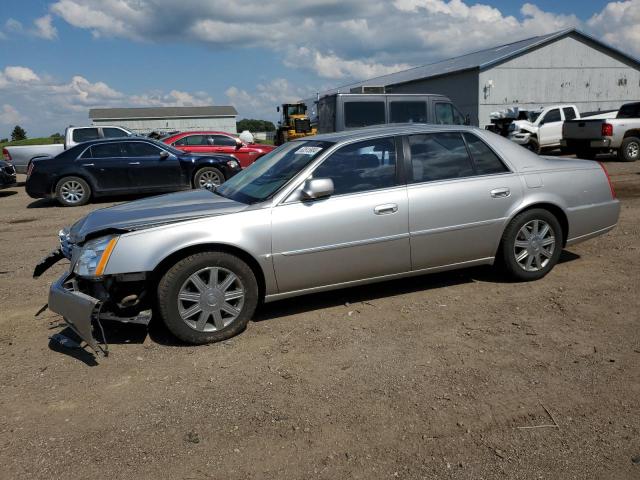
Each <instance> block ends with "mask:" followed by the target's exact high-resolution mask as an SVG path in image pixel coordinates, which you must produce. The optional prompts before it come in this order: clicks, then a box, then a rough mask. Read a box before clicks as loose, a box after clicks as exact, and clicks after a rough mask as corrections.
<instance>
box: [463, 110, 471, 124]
mask: <svg viewBox="0 0 640 480" xmlns="http://www.w3.org/2000/svg"><path fill="white" fill-rule="evenodd" d="M464 124H465V125H471V117H470V116H469V114H468V113H467V116H466V117H464Z"/></svg>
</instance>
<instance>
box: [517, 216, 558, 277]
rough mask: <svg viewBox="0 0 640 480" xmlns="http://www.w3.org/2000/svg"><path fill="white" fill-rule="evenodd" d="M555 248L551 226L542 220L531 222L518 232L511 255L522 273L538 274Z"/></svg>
mask: <svg viewBox="0 0 640 480" xmlns="http://www.w3.org/2000/svg"><path fill="white" fill-rule="evenodd" d="M555 248H556V237H555V236H554V232H553V229H552V228H551V225H549V224H548V223H547V222H545V221H544V220H539V219H538V220H531V221H529V222H527V223H525V224H524V225H523V226H522V227H521V228H520V230H518V234H517V235H516V240H515V242H514V244H513V255H514V258H515V260H516V263H517V264H518V265H519V266H520V268H522V269H523V270H524V271H526V272H538V271H540V270H542V269H544V268H545V267H546V266H547V265H548V264H549V262H550V261H551V257H552V256H553V252H554V251H555Z"/></svg>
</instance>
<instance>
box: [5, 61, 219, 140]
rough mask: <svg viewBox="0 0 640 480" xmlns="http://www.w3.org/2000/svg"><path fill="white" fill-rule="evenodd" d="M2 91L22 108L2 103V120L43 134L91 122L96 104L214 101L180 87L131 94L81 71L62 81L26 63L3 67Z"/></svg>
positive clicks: (131, 104)
mask: <svg viewBox="0 0 640 480" xmlns="http://www.w3.org/2000/svg"><path fill="white" fill-rule="evenodd" d="M0 92H1V95H2V98H11V99H12V103H13V104H14V105H17V106H19V108H20V113H18V112H17V111H16V109H15V108H14V107H13V106H12V105H8V104H6V105H4V106H1V107H0V115H1V116H2V121H1V122H0V123H3V124H9V123H13V124H15V123H16V122H17V121H18V119H19V121H20V122H30V123H28V124H27V125H26V126H27V128H28V130H29V131H30V132H33V133H42V134H48V133H50V132H52V131H59V130H61V129H63V128H64V127H65V126H67V125H69V124H76V125H81V124H86V123H88V122H89V119H88V113H89V109H90V108H95V107H129V106H140V107H147V106H200V105H210V104H211V103H212V101H213V100H212V98H211V97H210V96H209V95H207V94H206V93H204V92H185V91H180V90H171V91H169V92H163V91H151V92H141V93H133V94H128V93H124V92H121V91H119V90H117V89H115V88H113V87H111V86H110V85H108V84H107V83H105V82H102V81H91V80H88V79H87V78H85V77H84V76H81V75H74V76H73V77H71V79H69V80H68V81H63V82H61V81H56V80H54V79H52V78H51V77H49V76H48V75H45V74H42V73H40V74H38V73H36V72H34V71H33V70H32V69H30V68H28V67H25V66H8V67H6V68H4V70H0ZM0 105H1V104H0ZM0 134H1V132H0Z"/></svg>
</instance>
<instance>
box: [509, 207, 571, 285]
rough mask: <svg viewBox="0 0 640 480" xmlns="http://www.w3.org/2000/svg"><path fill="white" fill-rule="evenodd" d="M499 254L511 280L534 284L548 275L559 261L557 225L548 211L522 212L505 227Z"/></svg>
mask: <svg viewBox="0 0 640 480" xmlns="http://www.w3.org/2000/svg"><path fill="white" fill-rule="evenodd" d="M500 252H501V254H502V263H503V264H504V266H505V268H506V270H507V273H508V274H509V275H510V276H511V277H513V278H514V279H516V280H520V281H530V280H538V279H540V278H542V277H544V276H545V275H546V274H547V273H549V272H550V271H551V269H552V268H553V267H554V266H555V264H556V263H558V259H559V258H560V253H561V252H562V227H561V226H560V222H558V219H557V218H556V217H555V216H554V215H553V214H552V213H551V212H549V211H548V210H543V209H533V210H527V211H525V212H522V213H521V214H519V215H517V216H516V217H515V218H514V219H513V220H512V221H511V223H509V225H508V226H507V229H506V230H505V232H504V234H503V236H502V241H501V244H500Z"/></svg>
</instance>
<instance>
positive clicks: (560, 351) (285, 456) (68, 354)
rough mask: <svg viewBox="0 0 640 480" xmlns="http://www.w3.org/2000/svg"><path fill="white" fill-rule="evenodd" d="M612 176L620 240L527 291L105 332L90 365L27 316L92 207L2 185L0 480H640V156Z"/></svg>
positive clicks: (334, 297)
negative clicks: (193, 341) (202, 332)
mask: <svg viewBox="0 0 640 480" xmlns="http://www.w3.org/2000/svg"><path fill="white" fill-rule="evenodd" d="M607 167H608V169H609V170H610V173H611V175H612V178H613V181H614V183H615V186H616V189H617V192H618V196H619V198H620V199H621V200H622V216H621V219H620V224H619V226H618V228H616V229H615V230H614V231H613V232H612V233H610V234H608V235H606V236H603V237H599V238H597V239H595V240H592V241H589V242H587V243H583V244H580V245H577V246H575V247H571V248H569V249H568V250H567V251H566V252H564V253H563V256H562V263H561V264H559V265H558V266H557V267H556V268H555V269H554V270H553V271H552V272H551V274H550V275H548V276H547V277H546V278H544V279H543V280H541V281H538V282H534V283H527V284H513V283H508V282H506V281H505V280H504V279H503V278H502V277H501V276H500V275H499V274H496V273H495V272H494V271H493V270H492V269H491V268H476V269H469V270H464V271H458V272H452V273H446V274H434V275H430V276H425V277H420V278H412V279H409V280H405V281H395V282H389V283H384V284H379V285H374V286H367V287H362V288H355V289H349V290H344V291H339V292H332V293H325V294H319V295H312V296H306V297H302V298H297V299H292V300H286V301H281V302H277V303H274V304H269V305H267V306H265V307H263V308H262V310H261V311H260V312H259V315H258V318H257V319H256V321H254V322H252V323H251V324H250V325H249V328H248V330H247V331H246V332H245V333H243V334H242V335H240V336H238V337H235V338H233V339H232V340H230V341H227V342H224V343H222V344H217V345H211V346H204V347H191V346H184V345H180V344H177V343H176V342H174V341H173V340H172V339H171V337H170V336H169V335H168V334H167V333H166V332H165V331H164V330H163V329H162V328H161V327H153V328H151V333H150V334H149V335H147V330H146V329H145V328H142V327H139V326H127V325H118V324H109V325H107V338H108V339H109V340H110V343H111V344H110V351H111V355H110V356H109V357H108V358H100V359H98V360H97V362H95V361H94V360H93V359H92V357H91V356H89V355H87V354H83V353H82V352H79V351H77V350H68V349H64V348H60V347H56V346H55V344H53V343H50V341H49V337H50V336H51V335H52V334H54V333H56V332H58V331H60V330H62V328H63V326H62V324H61V319H60V318H59V317H58V316H57V315H55V314H53V313H51V312H45V313H43V314H42V315H41V316H39V317H37V318H36V317H34V314H35V313H36V312H37V310H38V309H39V308H40V307H41V306H42V305H43V304H44V303H45V302H46V296H47V289H48V285H49V283H50V282H51V281H53V280H54V279H55V278H57V276H58V275H60V273H61V272H62V271H63V270H64V268H65V265H62V264H61V265H58V266H56V267H55V268H53V269H51V270H50V271H49V272H47V273H46V274H45V275H44V276H43V277H42V278H40V279H38V280H33V279H32V278H31V272H32V270H33V266H34V265H35V263H36V262H37V261H38V260H39V259H40V258H41V257H42V256H43V255H45V254H46V253H48V252H49V251H50V250H51V249H52V248H54V247H56V237H57V231H58V229H59V228H60V227H61V226H63V225H65V224H70V223H71V222H73V221H75V220H76V219H77V218H78V217H80V216H82V215H83V214H84V213H86V212H88V211H90V210H92V209H94V208H96V205H95V204H94V205H89V206H86V207H82V208H72V209H69V208H61V207H58V206H56V205H55V204H54V203H52V202H49V201H43V200H40V201H33V200H31V199H29V198H28V197H27V196H26V194H25V193H24V189H23V188H13V189H10V190H6V191H4V192H0V206H1V213H0V220H1V223H0V225H1V226H2V227H1V231H0V247H1V249H2V255H1V257H0V478H2V479H5V478H6V479H27V478H28V479H39V478H42V479H45V478H46V479H51V478H64V479H74V478H78V479H85V478H98V477H100V478H135V479H147V478H149V479H158V478H168V479H169V478H170V479H206V478H213V479H225V480H227V479H249V478H255V479H289V478H291V479H307V478H323V479H341V478H360V479H384V478H408V479H414V478H415V479H418V478H427V479H431V478H456V479H458V478H459V479H474V480H475V479H492V478H505V479H538V478H546V479H560V478H561V479H592V478H593V479H631V478H640V414H639V413H640V368H639V367H640V323H639V320H640V296H639V295H638V289H639V287H640V268H639V266H640V265H639V263H640V262H639V260H640V255H639V253H640V252H639V247H640V241H639V240H640V228H639V224H640V163H636V164H624V163H617V162H615V161H609V162H607ZM117 200H118V201H123V199H117ZM108 205H110V202H103V203H101V204H100V205H97V206H108Z"/></svg>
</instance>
